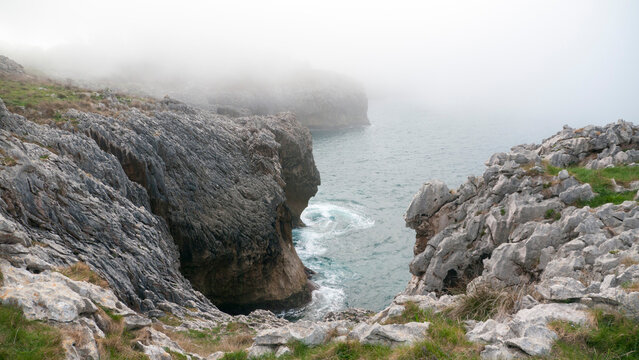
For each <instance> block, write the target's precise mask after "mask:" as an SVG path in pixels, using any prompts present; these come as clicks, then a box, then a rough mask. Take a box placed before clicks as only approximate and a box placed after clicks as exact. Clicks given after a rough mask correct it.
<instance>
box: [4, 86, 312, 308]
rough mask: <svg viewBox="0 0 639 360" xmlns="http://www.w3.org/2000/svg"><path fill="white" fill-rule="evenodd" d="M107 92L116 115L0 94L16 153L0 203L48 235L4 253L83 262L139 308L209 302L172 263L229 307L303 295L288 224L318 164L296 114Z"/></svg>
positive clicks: (12, 217) (305, 289)
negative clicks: (17, 102) (51, 115)
mask: <svg viewBox="0 0 639 360" xmlns="http://www.w3.org/2000/svg"><path fill="white" fill-rule="evenodd" d="M103 96H104V98H106V102H107V104H108V103H109V102H110V103H112V104H113V106H114V107H117V108H118V110H120V111H121V113H120V116H119V117H118V118H117V119H114V118H112V117H108V116H103V115H99V114H97V113H85V112H79V111H76V110H69V111H67V112H66V113H65V114H63V116H64V119H65V120H64V123H63V124H61V125H60V126H58V127H57V128H56V127H51V126H44V125H38V124H35V123H32V122H30V121H29V120H27V119H24V118H23V117H21V116H18V115H14V114H11V113H9V112H8V111H7V110H6V108H5V107H4V105H1V107H0V117H1V120H0V125H1V126H0V129H1V131H2V134H1V136H2V140H3V144H2V150H3V151H4V153H6V154H7V155H6V156H7V158H10V159H12V160H11V161H12V162H13V161H15V164H14V163H11V164H5V165H7V166H6V171H3V172H2V179H1V180H2V186H3V193H2V198H3V199H4V201H5V204H3V206H2V212H3V214H4V215H5V218H6V219H7V221H8V222H11V223H12V224H13V223H15V225H12V226H15V227H16V229H18V230H17V231H21V232H24V233H28V234H29V235H30V236H31V237H32V240H31V241H36V242H42V243H45V244H47V245H49V246H48V247H43V248H42V249H39V250H38V251H37V254H36V255H33V251H34V250H28V251H23V250H22V249H18V250H12V251H13V252H7V254H11V255H10V256H8V258H10V260H11V261H12V262H13V263H16V264H17V262H20V261H22V262H23V263H26V262H27V260H21V259H22V258H25V257H28V258H29V260H28V261H31V263H32V264H28V266H29V267H30V268H34V269H36V268H37V270H39V271H41V270H43V269H44V268H46V267H47V266H49V267H50V266H60V265H65V264H66V265H68V264H70V263H73V262H75V261H78V260H82V261H85V262H87V263H88V264H90V265H91V267H92V268H94V269H95V270H96V271H98V272H99V273H100V274H101V275H103V276H104V277H105V278H106V279H107V280H108V281H109V282H110V283H112V286H113V288H114V290H115V291H116V293H118V295H119V296H123V298H124V299H125V301H126V302H127V304H129V306H133V307H135V308H139V309H142V310H146V309H145V308H144V306H145V305H144V300H146V299H149V300H150V301H151V302H157V301H159V300H162V299H166V300H169V301H173V302H176V303H179V304H182V305H183V304H184V303H185V302H188V301H194V302H195V303H200V304H206V305H202V306H204V307H209V308H211V305H210V303H207V302H206V301H203V298H202V297H201V295H199V294H198V293H197V292H194V291H193V290H190V289H191V287H190V285H189V283H188V282H187V281H186V280H185V279H184V278H182V277H181V275H180V274H179V272H178V269H179V270H180V271H181V272H182V274H184V275H185V276H186V277H187V278H188V279H189V280H190V281H191V283H192V284H193V285H194V287H195V288H196V289H198V290H200V291H201V292H203V293H204V295H205V296H206V297H207V298H208V299H210V300H212V301H213V302H214V303H216V304H219V305H220V306H222V307H224V308H225V309H228V310H230V311H245V310H250V309H253V308H256V307H266V308H268V307H274V308H280V307H291V306H296V305H299V304H302V303H304V302H306V301H308V300H309V299H310V291H311V289H312V285H311V284H310V283H309V282H308V280H307V275H306V273H305V270H304V266H303V264H302V263H301V261H300V260H299V258H298V257H297V254H296V253H295V249H294V247H293V244H292V235H291V229H292V227H293V226H294V225H296V224H299V215H300V213H301V211H302V210H303V209H304V207H305V206H306V204H307V202H308V199H309V198H310V197H311V196H312V195H314V194H315V192H316V191H317V185H318V184H319V174H318V172H317V169H316V168H315V165H314V162H313V158H312V145H311V138H310V134H309V132H308V130H305V129H304V128H302V127H301V126H300V125H299V124H298V123H297V121H296V120H295V117H294V116H293V115H291V114H280V115H275V116H270V117H251V118H245V119H237V120H230V119H228V118H225V117H223V116H220V115H217V114H214V113H211V112H209V111H205V110H200V109H197V108H193V107H190V106H187V105H184V104H182V103H179V102H176V101H173V100H170V99H165V100H163V101H161V102H157V103H151V104H148V106H147V111H144V112H143V111H140V110H139V109H137V108H133V107H131V108H129V107H127V106H126V104H124V103H122V102H120V100H119V99H118V98H117V97H116V96H114V95H113V94H111V93H109V92H105V93H104V94H103ZM101 105H102V106H104V104H101ZM107 107H108V106H107ZM289 199H290V200H289ZM287 201H290V203H291V206H290V207H289V205H288V203H287ZM27 245H28V244H27ZM27 245H25V246H27ZM176 245H177V246H176ZM13 246H14V247H15V245H13ZM22 253H24V254H27V255H25V256H19V254H22ZM178 254H179V255H178ZM37 264H42V265H37ZM45 264H48V265H45ZM123 270H128V271H123ZM156 298H157V299H156ZM149 304H150V303H149ZM149 306H151V305H149Z"/></svg>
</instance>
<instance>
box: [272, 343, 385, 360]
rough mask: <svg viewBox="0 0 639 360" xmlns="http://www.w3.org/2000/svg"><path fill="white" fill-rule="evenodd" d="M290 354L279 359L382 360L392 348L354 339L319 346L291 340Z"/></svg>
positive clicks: (273, 357)
mask: <svg viewBox="0 0 639 360" xmlns="http://www.w3.org/2000/svg"><path fill="white" fill-rule="evenodd" d="M288 347H289V349H291V352H292V354H290V355H285V356H282V357H280V358H279V359H300V360H319V359H331V360H355V359H366V360H382V359H390V358H391V356H392V354H393V349H391V348H390V347H388V346H384V345H369V344H360V343H359V342H356V341H349V342H340V343H329V344H325V345H321V346H315V347H309V346H308V345H305V344H304V343H302V342H299V341H293V342H291V343H289V344H288ZM261 359H269V360H270V359H275V356H274V355H269V356H264V357H262V358H261Z"/></svg>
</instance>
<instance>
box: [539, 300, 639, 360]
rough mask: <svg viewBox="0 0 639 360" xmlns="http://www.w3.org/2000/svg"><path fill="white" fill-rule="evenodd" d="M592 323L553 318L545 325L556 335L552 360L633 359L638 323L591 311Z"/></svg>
mask: <svg viewBox="0 0 639 360" xmlns="http://www.w3.org/2000/svg"><path fill="white" fill-rule="evenodd" d="M593 319H594V321H593V322H594V324H593V326H590V327H586V326H579V325H575V324H571V323H568V322H562V321H554V322H551V323H550V324H549V327H550V328H551V329H552V330H553V331H555V332H556V333H557V334H558V335H559V340H558V341H557V342H556V343H555V345H554V347H553V351H552V353H551V356H550V358H552V359H601V360H603V359H637V358H639V322H637V321H635V320H632V319H630V318H627V317H624V316H623V315H621V314H619V313H609V312H603V311H600V310H599V311H594V312H593Z"/></svg>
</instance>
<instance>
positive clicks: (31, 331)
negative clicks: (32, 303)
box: [0, 305, 64, 360]
mask: <svg viewBox="0 0 639 360" xmlns="http://www.w3.org/2000/svg"><path fill="white" fill-rule="evenodd" d="M63 358H64V349H63V348H62V336H61V334H60V332H59V331H58V330H57V329H55V328H53V327H51V326H49V325H46V324H44V323H42V322H39V321H30V320H27V319H26V318H25V317H24V315H23V313H22V310H20V309H18V308H16V307H13V306H6V305H0V359H15V360H37V359H51V360H55V359H63Z"/></svg>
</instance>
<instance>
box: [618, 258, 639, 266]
mask: <svg viewBox="0 0 639 360" xmlns="http://www.w3.org/2000/svg"><path fill="white" fill-rule="evenodd" d="M637 264H639V261H637V260H635V259H633V258H631V257H630V256H624V257H622V258H621V265H625V266H632V265H637Z"/></svg>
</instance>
